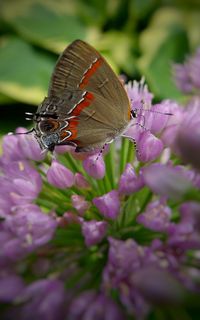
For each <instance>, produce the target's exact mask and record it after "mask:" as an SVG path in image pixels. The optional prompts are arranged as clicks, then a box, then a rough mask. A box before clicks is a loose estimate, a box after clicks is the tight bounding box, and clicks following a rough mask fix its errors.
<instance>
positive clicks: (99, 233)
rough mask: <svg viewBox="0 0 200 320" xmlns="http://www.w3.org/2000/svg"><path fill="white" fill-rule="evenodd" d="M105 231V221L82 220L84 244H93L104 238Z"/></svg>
mask: <svg viewBox="0 0 200 320" xmlns="http://www.w3.org/2000/svg"><path fill="white" fill-rule="evenodd" d="M106 231H107V222H106V221H96V220H90V221H83V222H82V233H83V235H84V238H85V243H86V246H88V247H90V246H93V245H95V244H97V243H99V242H101V240H102V239H103V238H104V236H105V234H106Z"/></svg>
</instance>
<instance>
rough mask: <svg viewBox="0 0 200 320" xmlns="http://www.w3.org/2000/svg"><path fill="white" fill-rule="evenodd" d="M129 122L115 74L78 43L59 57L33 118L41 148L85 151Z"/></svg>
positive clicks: (107, 140)
mask: <svg viewBox="0 0 200 320" xmlns="http://www.w3.org/2000/svg"><path fill="white" fill-rule="evenodd" d="M130 118H131V112H130V103H129V99H128V97H127V94H126V92H125V90H124V88H123V85H122V84H121V82H120V81H119V79H118V78H117V76H116V75H115V74H114V72H113V71H112V69H111V68H110V66H109V65H108V64H107V62H106V61H105V60H104V58H103V57H102V56H101V55H100V54H99V53H98V52H97V51H96V50H95V49H94V48H92V47H91V46H89V45H88V44H86V43H85V42H83V41H81V40H76V41H74V42H73V43H72V44H71V45H69V46H68V47H67V48H66V49H65V51H64V52H63V54H62V55H61V56H60V58H59V59H58V62H57V64H56V66H55V69H54V72H53V75H52V78H51V82H50V86H49V92H48V97H46V98H45V99H44V101H43V102H42V103H41V105H39V107H38V110H37V112H36V114H35V115H34V117H33V120H34V122H35V137H36V139H37V140H38V142H39V144H40V146H41V148H42V149H49V150H53V149H54V147H55V146H56V145H63V144H64V145H68V144H69V145H73V146H75V147H76V151H89V150H93V149H96V148H102V147H103V145H104V144H105V143H110V142H111V141H112V140H113V139H115V137H116V136H118V135H120V134H122V133H123V132H124V130H125V129H126V127H127V126H128V124H129V122H130Z"/></svg>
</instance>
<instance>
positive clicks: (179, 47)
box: [139, 9, 189, 99]
mask: <svg viewBox="0 0 200 320" xmlns="http://www.w3.org/2000/svg"><path fill="white" fill-rule="evenodd" d="M181 19H182V17H181V15H180V13H179V11H178V10H175V9H160V10H159V11H157V13H156V14H155V16H154V17H153V19H152V22H151V24H150V26H149V28H148V29H146V30H145V31H144V32H143V33H142V35H141V38H140V46H141V51H142V56H141V58H140V59H139V67H140V70H141V73H142V74H143V75H144V76H145V77H146V79H147V82H148V83H149V85H150V87H151V90H152V91H153V92H154V93H155V94H156V95H157V96H159V97H160V98H168V99H169V98H177V99H178V98H180V96H181V94H180V92H179V91H178V89H177V88H176V87H175V84H174V82H173V79H172V71H171V66H172V63H173V62H177V61H182V60H183V59H184V57H185V54H186V52H188V50H189V44H188V38H187V34H186V31H185V28H184V25H183V23H182V20H181Z"/></svg>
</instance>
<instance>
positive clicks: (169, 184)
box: [143, 163, 192, 199]
mask: <svg viewBox="0 0 200 320" xmlns="http://www.w3.org/2000/svg"><path fill="white" fill-rule="evenodd" d="M143 177H144V181H145V183H146V185H147V186H148V187H149V188H150V189H151V190H152V191H153V192H155V193H157V194H159V195H161V196H166V197H169V198H175V199H177V198H179V197H180V196H183V195H184V194H185V193H186V192H187V191H188V190H189V189H190V188H191V186H192V185H191V183H190V180H189V179H188V178H186V176H185V175H184V174H182V173H181V172H180V171H179V170H177V169H176V168H175V167H170V166H168V165H164V164H160V163H153V164H151V165H149V166H148V167H145V168H144V169H143Z"/></svg>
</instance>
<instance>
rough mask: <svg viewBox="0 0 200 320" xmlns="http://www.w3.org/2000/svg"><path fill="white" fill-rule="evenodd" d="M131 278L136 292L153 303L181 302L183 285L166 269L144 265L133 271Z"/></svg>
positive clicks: (173, 303) (174, 303) (175, 303)
mask: <svg viewBox="0 0 200 320" xmlns="http://www.w3.org/2000/svg"><path fill="white" fill-rule="evenodd" d="M132 280H133V283H134V285H135V287H136V289H137V290H138V292H140V293H141V294H142V296H144V297H145V298H146V299H147V300H148V301H149V302H151V303H153V304H157V305H159V306H161V305H165V306H166V305H167V304H172V305H177V304H180V303H182V302H183V299H184V290H183V287H182V286H181V284H180V283H179V282H178V281H177V280H176V279H175V278H174V277H173V276H172V275H171V274H170V272H168V271H166V270H163V269H160V268H156V267H144V268H142V269H141V270H138V271H136V272H135V273H134V275H133V279H132Z"/></svg>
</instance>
